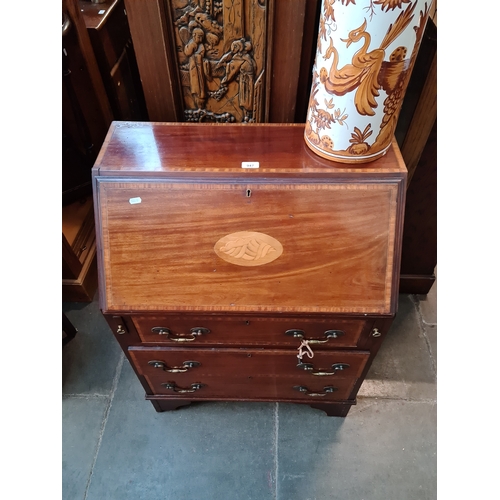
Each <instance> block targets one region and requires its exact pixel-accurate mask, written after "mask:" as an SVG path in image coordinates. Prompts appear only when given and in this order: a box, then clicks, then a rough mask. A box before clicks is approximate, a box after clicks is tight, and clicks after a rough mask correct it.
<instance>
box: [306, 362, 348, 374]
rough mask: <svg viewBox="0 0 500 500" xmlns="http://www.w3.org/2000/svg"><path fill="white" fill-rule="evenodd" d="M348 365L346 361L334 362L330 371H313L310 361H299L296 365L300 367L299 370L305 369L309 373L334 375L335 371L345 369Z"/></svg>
mask: <svg viewBox="0 0 500 500" xmlns="http://www.w3.org/2000/svg"><path fill="white" fill-rule="evenodd" d="M349 367H350V365H348V364H347V363H334V364H333V365H332V370H333V371H332V372H323V371H319V372H313V371H312V370H314V366H313V365H312V363H299V364H298V365H297V368H300V369H301V370H305V371H310V372H311V375H319V376H325V375H335V374H336V373H337V372H339V371H342V370H346V369H347V368H349Z"/></svg>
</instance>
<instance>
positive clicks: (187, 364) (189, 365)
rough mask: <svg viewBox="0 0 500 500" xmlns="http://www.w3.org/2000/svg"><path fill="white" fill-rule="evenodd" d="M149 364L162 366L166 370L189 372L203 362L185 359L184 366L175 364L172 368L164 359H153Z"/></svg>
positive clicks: (170, 371)
mask: <svg viewBox="0 0 500 500" xmlns="http://www.w3.org/2000/svg"><path fill="white" fill-rule="evenodd" d="M148 365H150V366H152V367H153V368H161V369H162V370H163V371H164V372H169V373H184V372H187V371H188V370H189V369H190V368H195V367H197V366H200V365H201V363H199V362H198V361H184V363H182V366H174V367H172V368H169V367H168V366H167V365H166V364H165V363H164V362H163V361H157V360H151V361H148Z"/></svg>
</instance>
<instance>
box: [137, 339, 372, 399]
mask: <svg viewBox="0 0 500 500" xmlns="http://www.w3.org/2000/svg"><path fill="white" fill-rule="evenodd" d="M129 353H130V356H131V358H132V360H133V361H134V363H135V366H136V367H137V368H138V371H139V373H141V375H143V376H144V378H145V379H146V381H147V382H148V383H149V385H150V386H151V387H152V388H153V390H154V393H155V394H168V395H172V396H174V397H179V396H180V397H185V398H187V399H190V398H192V397H193V394H194V393H195V394H196V398H197V399H203V398H204V397H210V398H213V397H215V398H225V397H231V396H234V395H236V394H237V395H238V397H239V398H241V399H245V398H250V399H251V398H252V397H255V396H258V397H260V398H263V399H266V398H269V399H276V398H278V399H279V398H281V397H283V398H288V399H290V398H292V399H297V400H302V401H304V400H307V401H310V400H311V399H314V400H317V399H321V400H329V401H331V400H342V399H346V398H347V397H348V395H349V392H350V390H351V389H352V387H353V386H354V383H355V382H356V380H357V377H358V376H359V374H361V372H362V370H363V368H364V365H365V363H366V361H367V359H368V357H369V353H368V352H359V351H358V352H352V351H345V352H332V353H327V354H324V353H318V354H317V355H315V357H314V358H313V359H312V360H309V359H308V361H307V362H308V363H311V364H313V365H314V369H313V372H317V371H321V372H325V373H326V372H328V373H330V372H331V373H334V374H333V375H321V376H320V375H313V374H312V372H309V371H305V370H303V369H300V368H297V358H296V352H295V351H293V350H292V351H287V350H272V349H267V350H245V351H242V350H239V349H224V350H223V351H217V350H216V351H214V350H196V349H176V350H172V349H168V350H166V349H164V348H163V349H162V348H157V349H141V348H137V349H134V348H131V349H129ZM154 361H156V362H158V363H157V365H160V364H163V367H159V368H155V367H153V366H151V365H150V364H148V363H149V362H154ZM185 361H188V362H189V361H196V362H197V363H199V366H195V367H193V368H190V369H188V371H186V372H184V373H172V372H168V371H165V370H168V369H175V368H179V369H182V367H183V366H184V365H183V363H184V362H185ZM336 363H341V364H344V365H349V366H348V367H346V368H345V369H344V370H342V371H335V370H334V369H333V368H332V365H334V364H336ZM164 368H165V369H164ZM270 378H272V380H273V383H272V384H269V383H268V382H269V380H270ZM168 382H171V383H173V384H175V388H179V389H180V390H186V389H187V390H191V384H196V383H200V384H203V386H204V387H202V388H200V389H199V390H196V391H195V392H193V393H191V392H186V393H184V392H181V393H179V392H176V389H175V388H172V389H170V388H166V387H164V386H162V384H164V383H168ZM296 386H302V387H305V388H307V389H308V390H309V392H312V393H315V394H317V393H320V394H321V395H320V394H318V395H309V394H308V393H307V392H306V391H298V390H297V389H294V387H296ZM325 386H333V387H334V388H335V390H334V391H333V392H331V393H328V392H327V393H325V394H322V393H324V387H325Z"/></svg>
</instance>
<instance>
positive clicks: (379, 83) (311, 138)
mask: <svg viewBox="0 0 500 500" xmlns="http://www.w3.org/2000/svg"><path fill="white" fill-rule="evenodd" d="M431 3H432V0H425V1H424V0H323V3H322V6H321V17H320V22H319V32H318V43H317V49H316V59H315V63H314V66H313V79H312V87H311V94H310V99H309V107H308V111H307V118H306V127H305V135H304V138H305V141H306V144H307V145H308V146H309V147H310V148H311V149H312V150H313V151H314V152H315V153H317V154H318V155H320V156H322V157H324V158H327V159H330V160H333V161H337V162H343V163H366V162H371V161H373V160H376V159H377V158H379V157H380V156H382V155H384V154H385V153H386V151H387V149H388V148H389V146H390V144H391V142H392V139H393V135H394V130H395V127H396V124H397V120H398V116H399V112H400V109H401V104H402V101H403V98H404V94H405V91H406V88H407V86H408V82H409V79H410V75H411V71H412V69H413V65H414V62H415V59H416V57H417V53H418V49H419V47H420V41H421V38H422V35H423V33H424V29H425V24H426V22H427V19H428V17H429V10H430V7H431Z"/></svg>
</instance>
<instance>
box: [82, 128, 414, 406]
mask: <svg viewBox="0 0 500 500" xmlns="http://www.w3.org/2000/svg"><path fill="white" fill-rule="evenodd" d="M303 133H304V126H303V125H295V124H292V125H290V124H288V125H283V124H279V125H278V124H249V125H246V124H236V125H230V124H187V123H182V124H180V123H140V122H113V124H112V125H111V128H110V130H109V132H108V135H107V138H106V140H105V142H104V144H103V147H102V149H101V151H100V154H99V156H98V158H97V160H96V163H95V165H94V168H93V171H92V174H93V188H94V202H95V207H96V210H95V214H96V229H97V248H98V250H97V251H98V269H99V301H100V308H101V310H102V312H103V314H104V316H105V318H106V320H107V322H108V324H109V325H110V327H111V328H112V330H113V332H114V334H115V336H116V339H117V340H118V342H119V343H120V345H121V347H122V349H123V351H124V353H125V355H126V357H127V358H128V360H129V361H130V363H131V365H132V367H133V368H134V370H135V372H136V374H137V377H138V379H139V380H140V382H141V383H142V385H143V387H144V389H145V392H146V399H148V400H150V401H151V402H152V404H153V406H154V407H155V409H156V410H157V411H164V410H173V409H176V408H178V407H180V406H184V405H188V404H189V403H191V402H194V401H268V402H271V401H274V402H276V401H278V402H287V403H303V404H309V405H311V406H312V407H314V408H318V409H321V410H323V411H325V412H326V413H327V414H328V415H334V416H346V415H347V413H348V411H349V409H350V407H351V405H353V404H355V403H356V394H357V392H358V390H359V387H360V385H361V384H362V382H363V379H364V377H365V375H366V373H367V371H368V368H369V367H370V364H371V362H372V360H373V358H374V356H375V355H376V353H377V351H378V349H379V347H380V345H381V343H382V341H383V339H384V337H385V335H386V333H387V330H388V328H389V326H390V324H391V322H392V320H393V318H394V315H395V313H396V309H397V298H398V283H399V266H400V259H401V235H402V223H403V210H404V198H405V185H406V168H405V166H404V163H403V161H402V158H401V155H400V152H399V150H398V148H397V145H396V143H395V142H394V143H393V146H392V147H391V148H390V150H389V152H388V153H387V154H386V155H385V156H384V157H383V158H381V159H379V160H377V161H375V162H372V163H368V164H365V165H361V166H356V167H352V166H350V165H345V164H339V163H334V162H331V161H328V160H324V159H322V158H320V157H319V156H316V155H315V154H314V153H313V152H311V151H310V150H309V148H308V147H307V146H306V145H305V142H304V140H303Z"/></svg>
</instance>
